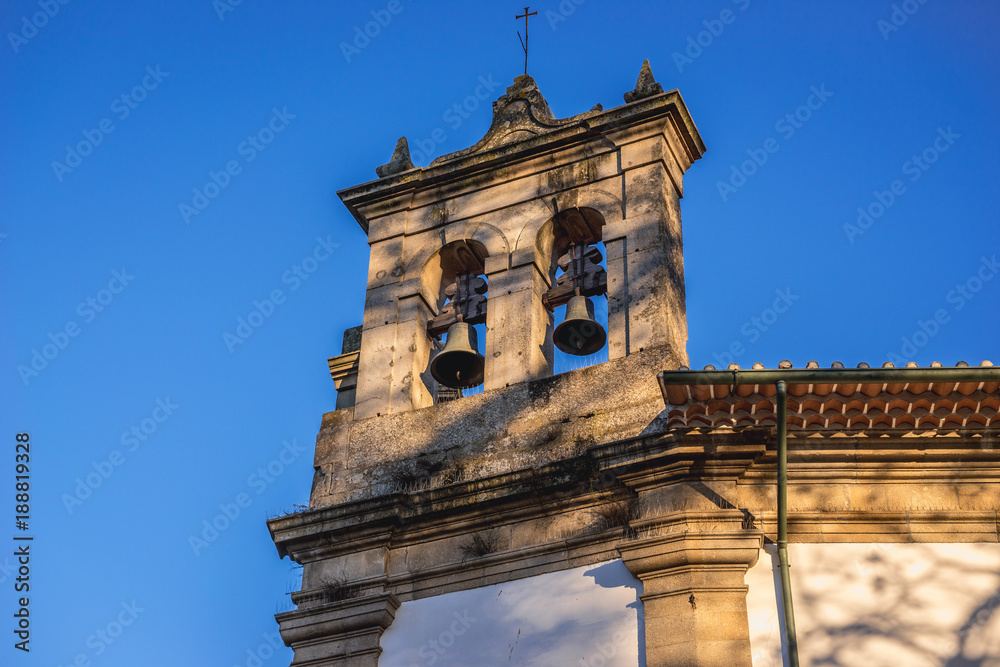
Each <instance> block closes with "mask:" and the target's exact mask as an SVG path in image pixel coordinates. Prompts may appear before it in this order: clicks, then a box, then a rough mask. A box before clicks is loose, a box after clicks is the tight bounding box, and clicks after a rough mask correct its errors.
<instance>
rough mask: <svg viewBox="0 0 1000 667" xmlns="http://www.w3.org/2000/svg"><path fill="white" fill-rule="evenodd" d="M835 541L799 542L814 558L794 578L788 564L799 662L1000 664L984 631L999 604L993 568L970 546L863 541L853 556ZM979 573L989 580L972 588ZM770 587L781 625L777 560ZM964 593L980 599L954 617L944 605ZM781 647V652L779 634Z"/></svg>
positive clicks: (850, 666)
mask: <svg viewBox="0 0 1000 667" xmlns="http://www.w3.org/2000/svg"><path fill="white" fill-rule="evenodd" d="M802 546H805V545H802ZM810 546H813V547H818V546H819V545H810ZM837 546H838V545H833V544H830V545H825V548H824V549H823V550H822V551H821V550H820V549H819V548H815V549H811V550H809V551H806V550H805V549H802V548H801V547H800V549H799V551H800V554H801V553H809V554H812V555H813V556H815V559H814V560H813V561H812V562H809V563H808V564H806V563H801V561H800V563H801V564H800V568H799V572H798V575H799V576H795V574H796V572H795V569H794V566H795V561H794V560H793V563H792V565H793V570H792V572H793V577H794V579H793V584H792V590H793V594H794V596H795V611H796V617H797V621H799V622H798V623H797V625H798V645H799V653H800V656H801V657H802V660H803V664H811V665H830V666H835V667H854V666H855V665H858V664H862V662H863V663H864V664H871V665H876V664H878V665H882V664H892V665H907V666H910V665H912V666H913V667H918V666H922V665H928V666H930V665H935V666H936V665H943V666H945V667H992V666H994V665H1000V642H998V641H997V640H996V639H992V640H991V639H990V637H989V636H987V634H986V633H987V632H989V629H988V628H987V626H988V625H991V620H992V619H993V617H994V615H995V612H996V608H997V607H998V606H1000V586H996V579H997V574H998V572H997V570H996V569H995V568H993V567H988V566H986V565H985V564H984V563H979V562H976V561H972V560H971V559H970V558H971V557H970V556H969V555H968V552H966V554H965V555H963V556H961V557H959V556H957V555H956V554H948V553H947V551H948V550H949V548H954V547H953V545H934V546H931V545H922V544H914V543H908V544H870V545H864V546H865V547H866V548H867V549H868V550H867V551H866V552H864V553H863V555H861V557H860V558H859V557H858V554H859V553H860V552H858V551H857V550H854V551H847V550H844V549H841V550H838V549H837ZM848 546H854V547H857V546H858V545H844V547H848ZM969 546H973V545H962V547H963V548H965V547H969ZM942 547H943V548H942ZM769 553H770V551H769ZM798 558H801V555H799V556H798ZM772 559H775V560H776V556H775V555H772ZM805 567H808V568H809V573H808V574H805V573H804V572H803V570H804V569H805ZM831 574H833V575H836V576H830V575H831ZM984 577H986V578H988V579H989V580H990V581H992V582H993V584H992V588H990V589H984V590H982V591H981V592H980V591H976V590H975V588H974V587H975V586H976V585H978V584H976V583H973V582H976V581H979V582H982V581H983V578H984ZM824 581H825V583H822V582H824ZM816 582H821V583H816ZM775 594H776V598H777V600H778V613H779V622H780V623H781V624H782V627H783V618H782V617H781V603H780V600H781V589H780V582H779V581H778V579H777V568H776V565H775ZM970 597H971V598H972V599H975V600H978V601H979V602H978V603H977V604H976V606H975V607H974V608H972V609H971V611H969V612H968V613H967V617H966V618H965V619H964V620H962V621H959V622H955V621H951V620H950V619H949V616H951V615H950V614H949V612H948V609H949V607H954V606H955V605H959V604H961V605H963V606H964V605H965V604H967V603H968V600H969V599H970ZM951 618H954V616H951ZM834 619H836V620H834ZM837 621H839V622H837ZM782 649H783V653H784V652H786V651H787V647H786V646H785V645H784V638H782ZM859 661H860V662H859ZM786 664H787V663H786Z"/></svg>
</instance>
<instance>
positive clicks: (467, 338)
mask: <svg viewBox="0 0 1000 667" xmlns="http://www.w3.org/2000/svg"><path fill="white" fill-rule="evenodd" d="M485 366H486V358H485V357H484V356H483V355H481V354H479V336H478V335H477V334H476V329H475V328H474V327H472V326H470V325H469V324H468V323H466V322H455V323H454V324H452V325H451V326H450V327H448V340H447V342H445V345H444V349H443V350H441V352H440V354H438V355H437V356H436V357H434V360H433V361H431V375H433V376H434V379H435V380H437V381H438V383H440V384H443V385H444V386H446V387H454V388H456V389H468V388H469V387H477V386H479V385H481V384H482V383H483V369H484V367H485Z"/></svg>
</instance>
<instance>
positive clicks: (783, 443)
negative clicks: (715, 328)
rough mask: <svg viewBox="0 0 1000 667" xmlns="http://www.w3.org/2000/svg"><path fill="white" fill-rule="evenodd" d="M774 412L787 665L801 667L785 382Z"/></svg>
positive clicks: (779, 389) (780, 383) (780, 386)
mask: <svg viewBox="0 0 1000 667" xmlns="http://www.w3.org/2000/svg"><path fill="white" fill-rule="evenodd" d="M774 387H775V389H776V390H777V396H776V398H775V406H774V408H775V412H777V415H776V416H777V419H778V569H779V572H780V574H781V602H782V608H783V610H784V613H785V614H784V615H785V645H786V646H787V647H788V664H789V665H790V667H799V646H798V640H797V639H796V637H795V612H794V611H792V581H791V577H790V576H789V572H788V422H787V409H788V387H787V386H786V385H785V381H784V380H778V381H777V382H776V383H775V385H774Z"/></svg>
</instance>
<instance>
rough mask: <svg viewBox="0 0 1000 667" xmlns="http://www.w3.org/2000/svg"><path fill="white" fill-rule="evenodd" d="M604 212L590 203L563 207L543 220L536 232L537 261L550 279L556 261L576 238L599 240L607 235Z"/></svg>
mask: <svg viewBox="0 0 1000 667" xmlns="http://www.w3.org/2000/svg"><path fill="white" fill-rule="evenodd" d="M605 220H606V219H605V217H604V215H603V214H602V213H601V212H600V211H599V210H598V209H596V208H592V207H589V206H583V207H576V208H570V209H566V210H563V211H560V212H559V213H557V214H556V215H554V216H552V217H551V218H549V219H548V220H546V221H545V222H543V223H542V225H541V226H540V227H539V228H538V231H537V232H536V233H535V261H536V263H537V264H538V268H539V270H541V271H542V272H543V273H544V274H546V275H547V276H548V279H549V281H550V282H551V281H552V279H553V277H554V276H555V273H556V261H557V260H558V259H559V257H560V256H561V255H562V254H563V253H565V252H566V250H567V249H568V248H569V246H570V244H571V243H573V242H574V241H576V242H579V241H583V242H586V243H590V244H596V243H600V242H601V241H602V240H603V238H604V226H605V224H606V222H605Z"/></svg>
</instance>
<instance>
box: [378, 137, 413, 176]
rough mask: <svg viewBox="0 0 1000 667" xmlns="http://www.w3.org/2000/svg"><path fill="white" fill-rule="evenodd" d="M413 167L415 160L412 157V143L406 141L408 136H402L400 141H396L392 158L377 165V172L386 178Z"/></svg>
mask: <svg viewBox="0 0 1000 667" xmlns="http://www.w3.org/2000/svg"><path fill="white" fill-rule="evenodd" d="M413 168H414V166H413V161H412V160H411V159H410V144H408V143H407V142H406V137H400V138H399V141H397V142H396V150H394V151H393V152H392V159H391V160H389V162H387V163H386V164H383V165H382V166H381V167H376V168H375V173H376V174H378V177H379V178H385V177H386V176H392V175H393V174H399V173H402V172H404V171H409V170H410V169H413Z"/></svg>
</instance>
